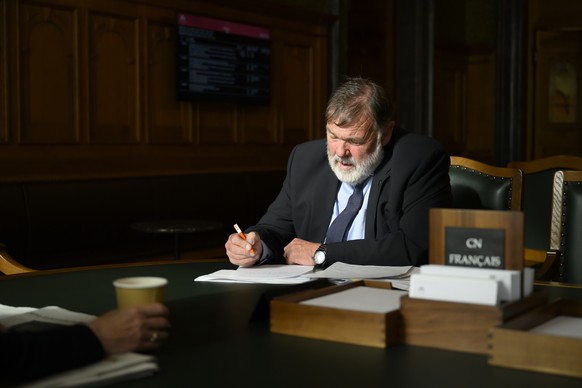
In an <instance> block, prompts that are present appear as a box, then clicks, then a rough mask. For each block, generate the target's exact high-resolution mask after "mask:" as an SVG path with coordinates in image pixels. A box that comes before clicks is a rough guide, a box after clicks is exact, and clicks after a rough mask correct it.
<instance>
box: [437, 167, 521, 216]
mask: <svg viewBox="0 0 582 388" xmlns="http://www.w3.org/2000/svg"><path fill="white" fill-rule="evenodd" d="M449 177H450V179H451V189H452V193H453V207H454V208H457V209H481V210H516V211H519V210H521V186H522V172H521V171H520V170H519V169H516V168H508V167H496V166H492V165H489V164H486V163H482V162H478V161H476V160H472V159H467V158H462V157H459V156H451V167H450V168H449Z"/></svg>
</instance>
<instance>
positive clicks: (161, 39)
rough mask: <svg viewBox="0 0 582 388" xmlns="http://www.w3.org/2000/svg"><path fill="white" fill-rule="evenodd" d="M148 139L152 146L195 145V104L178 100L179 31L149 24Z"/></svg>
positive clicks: (147, 74)
mask: <svg viewBox="0 0 582 388" xmlns="http://www.w3.org/2000/svg"><path fill="white" fill-rule="evenodd" d="M146 53H147V55H146V57H147V66H146V68H145V71H146V83H145V87H146V93H145V95H146V96H147V103H146V105H145V107H146V108H145V122H144V126H145V128H146V131H145V135H146V139H145V140H146V141H147V142H148V143H149V144H190V143H192V118H191V114H192V109H191V104H188V103H186V102H180V101H178V100H176V82H177V81H176V29H175V27H174V26H173V25H171V24H164V23H157V22H154V21H151V20H148V21H147V51H146Z"/></svg>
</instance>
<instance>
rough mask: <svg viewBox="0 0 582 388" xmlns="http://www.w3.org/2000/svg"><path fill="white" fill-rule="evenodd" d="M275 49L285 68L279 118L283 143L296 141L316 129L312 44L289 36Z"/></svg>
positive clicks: (279, 62) (276, 64)
mask: <svg viewBox="0 0 582 388" xmlns="http://www.w3.org/2000/svg"><path fill="white" fill-rule="evenodd" d="M286 38H287V39H285V41H284V42H283V44H281V45H280V46H279V47H278V50H277V51H276V52H275V58H274V61H275V66H276V67H279V68H280V69H282V71H281V73H280V76H281V78H282V79H281V81H282V82H281V90H280V91H279V95H280V96H281V105H280V107H279V109H280V120H281V132H282V136H281V140H282V143H283V144H297V143H300V142H303V141H305V140H307V139H308V138H309V135H310V133H311V131H312V130H313V127H312V125H313V123H312V121H311V117H312V115H313V110H312V107H313V104H314V102H315V101H314V99H313V89H312V88H313V83H314V74H313V66H314V57H313V47H311V46H310V45H308V44H306V42H302V41H292V40H291V39H290V38H291V37H290V36H287V37H286Z"/></svg>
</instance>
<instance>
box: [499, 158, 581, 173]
mask: <svg viewBox="0 0 582 388" xmlns="http://www.w3.org/2000/svg"><path fill="white" fill-rule="evenodd" d="M507 167H510V168H519V169H520V170H521V171H523V173H524V174H533V173H536V172H541V171H547V170H554V169H555V170H582V158H581V157H579V156H572V155H554V156H548V157H546V158H540V159H534V160H530V161H525V162H518V161H513V162H509V163H508V164H507Z"/></svg>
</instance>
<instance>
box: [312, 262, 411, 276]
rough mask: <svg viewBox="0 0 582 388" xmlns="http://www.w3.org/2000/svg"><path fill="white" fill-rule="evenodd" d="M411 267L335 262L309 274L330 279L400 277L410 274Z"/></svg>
mask: <svg viewBox="0 0 582 388" xmlns="http://www.w3.org/2000/svg"><path fill="white" fill-rule="evenodd" d="M413 268H414V267H412V266H383V265H356V264H346V263H341V262H336V263H333V264H332V265H330V266H329V267H327V268H326V269H324V270H321V271H317V272H314V273H313V274H310V275H309V276H310V277H312V278H330V279H401V278H405V277H408V276H410V273H411V272H412V271H413Z"/></svg>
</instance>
